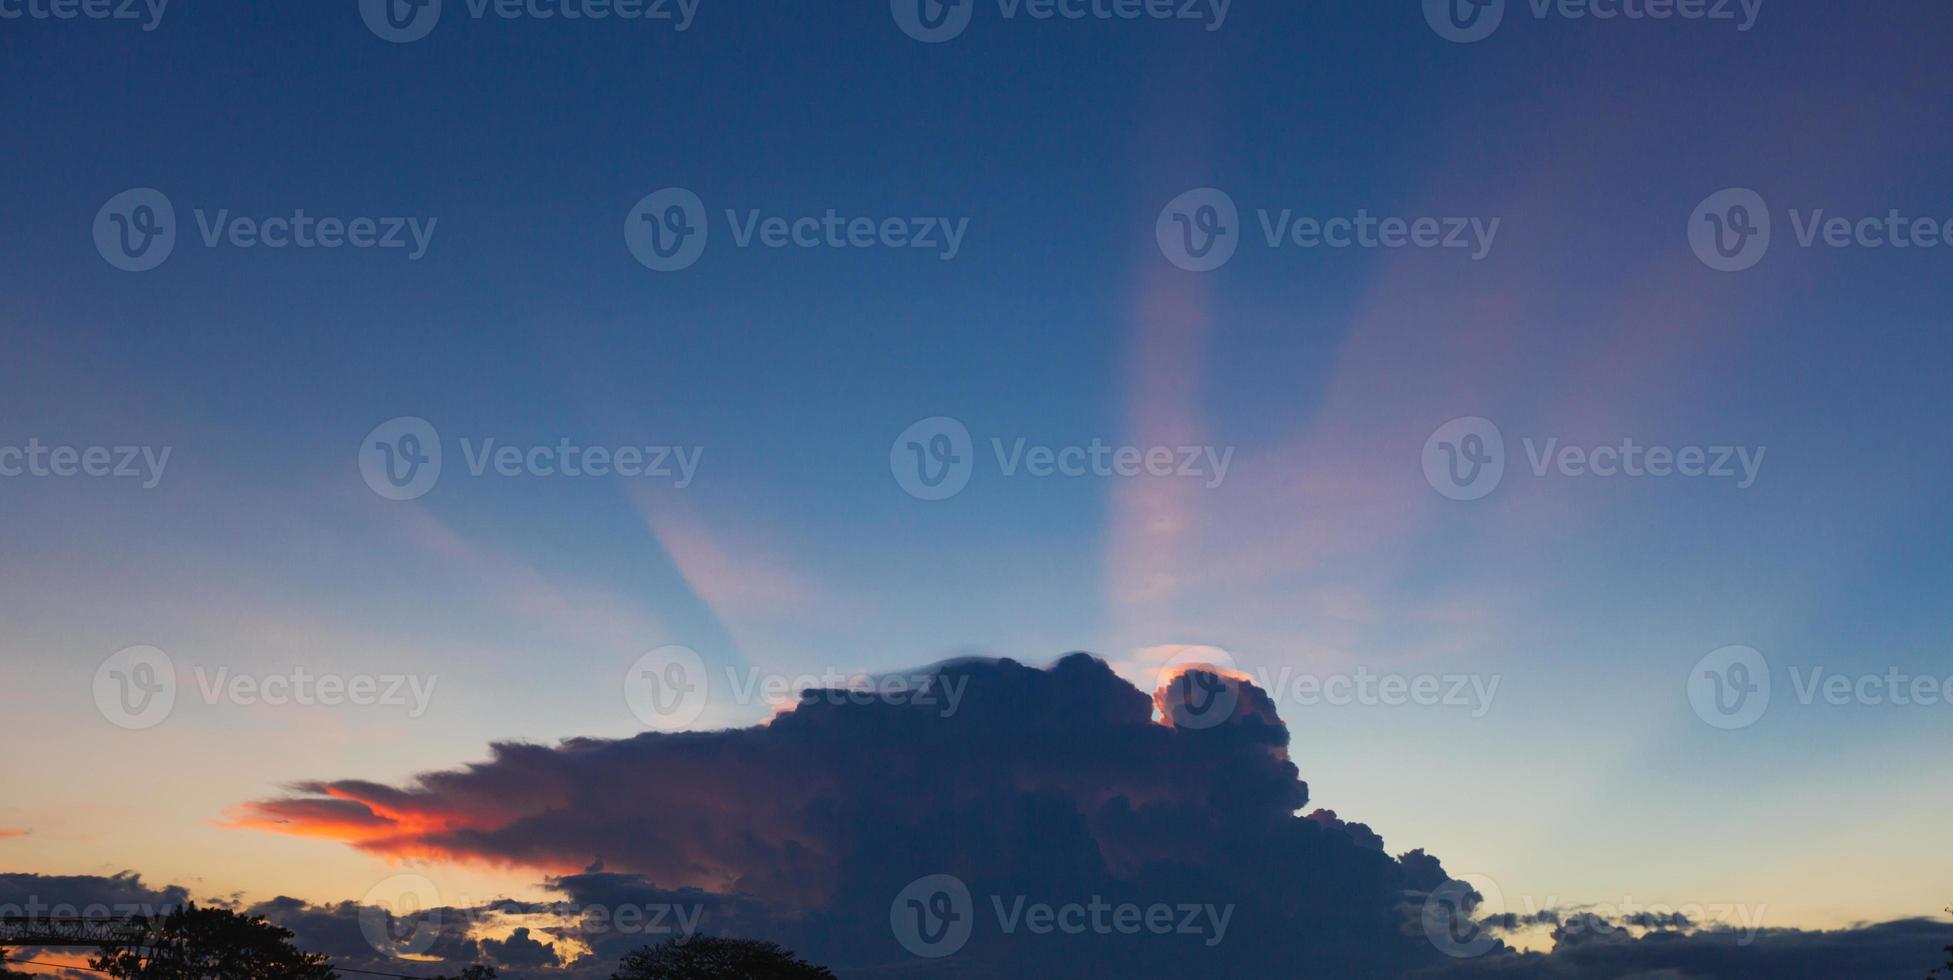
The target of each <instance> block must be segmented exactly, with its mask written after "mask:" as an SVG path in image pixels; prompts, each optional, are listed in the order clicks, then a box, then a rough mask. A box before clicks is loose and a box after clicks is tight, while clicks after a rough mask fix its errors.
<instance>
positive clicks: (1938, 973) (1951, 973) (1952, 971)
mask: <svg viewBox="0 0 1953 980" xmlns="http://www.w3.org/2000/svg"><path fill="white" fill-rule="evenodd" d="M1946 914H1948V915H1953V906H1949V907H1948V908H1947V910H1946ZM1937 977H1953V946H1948V947H1946V965H1945V966H1942V967H1940V968H1939V969H1937V970H1934V971H1933V972H1931V973H1928V974H1926V980H1935V978H1937Z"/></svg>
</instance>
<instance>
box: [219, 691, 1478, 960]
mask: <svg viewBox="0 0 1953 980" xmlns="http://www.w3.org/2000/svg"><path fill="white" fill-rule="evenodd" d="M937 670H938V671H939V674H938V676H939V677H941V678H942V680H943V682H944V683H945V684H963V685H967V686H966V687H965V689H964V694H963V696H962V700H961V703H960V705H959V707H958V710H956V711H955V712H953V713H951V714H949V716H948V717H944V712H943V711H942V710H941V706H940V705H914V704H903V703H893V702H886V701H870V702H866V703H863V702H861V701H859V700H856V701H850V700H849V699H846V698H829V697H820V696H813V697H808V698H805V699H803V701H802V703H801V704H800V705H799V706H798V707H797V708H796V709H795V710H793V711H791V712H788V713H785V714H783V715H781V716H779V717H778V718H776V719H775V720H773V721H772V723H771V724H769V725H766V726H761V727H754V728H748V729H741V730H735V731H723V732H708V733H684V734H660V733H645V734H642V735H639V736H637V737H635V738H631V739H624V740H616V741H611V740H597V739H574V740H570V741H567V742H564V743H563V744H561V745H559V746H555V747H543V746H536V745H522V744H502V745H497V746H495V747H494V748H493V755H492V758H491V759H490V760H489V761H487V762H484V763H480V764H477V765H473V766H470V767H468V768H466V769H460V770H454V771H448V772H439V773H432V774H428V775H425V776H422V777H420V778H419V779H417V780H416V781H415V782H414V783H413V784H411V785H408V786H404V787H388V786H382V785H376V784H372V783H368V782H363V781H353V780H346V781H335V782H319V783H311V784H306V785H304V786H302V787H301V791H300V792H299V793H298V794H296V795H295V796H293V797H290V798H286V799H279V800H272V801H267V802H263V803H259V804H254V805H252V806H250V807H247V808H245V809H244V810H243V811H242V813H241V814H240V815H239V816H240V822H241V823H244V824H247V825H251V826H258V827H264V828H268V829H276V830H283V831H287V832H293V833H310V834H319V835H325V836H332V837H337V838H340V839H344V840H346V841H348V842H349V843H351V844H353V845H354V846H357V847H361V848H364V849H366V850H369V851H374V852H378V853H385V854H394V855H409V856H423V857H425V856H439V857H442V858H447V859H480V860H489V861H495V862H501V863H515V864H527V865H530V866H534V867H537V868H540V869H543V870H545V871H547V872H551V873H555V874H559V875H561V877H559V878H557V879H555V880H556V881H557V882H558V883H559V885H560V887H562V888H564V889H565V890H566V891H568V892H570V893H571V894H572V895H573V897H574V898H576V899H578V900H583V901H596V900H598V898H599V896H600V895H605V894H608V897H609V898H610V899H615V898H616V897H617V896H616V894H615V893H616V892H617V891H618V890H619V889H624V890H626V891H629V890H632V889H638V890H643V891H644V892H645V895H646V896H647V897H644V898H641V899H639V900H640V901H641V902H645V903H653V904H655V903H656V902H657V901H662V900H665V899H666V898H668V897H669V896H670V895H672V894H675V893H676V892H677V890H681V889H687V888H689V889H696V890H697V891H696V892H695V893H693V894H696V895H698V896H702V897H701V898H700V899H699V901H700V902H702V903H703V904H704V905H705V906H706V909H705V918H704V925H703V928H705V930H706V931H708V932H711V931H727V932H742V933H749V934H752V935H755V936H758V937H760V938H767V939H777V940H779V941H781V942H785V943H787V944H788V945H790V946H793V947H794V948H796V949H800V950H802V951H803V952H805V953H808V954H809V955H812V956H813V957H814V958H815V959H818V960H822V961H825V962H828V963H830V964H833V965H834V966H835V967H836V968H837V969H841V968H843V967H849V968H853V969H855V970H857V971H865V972H873V971H878V970H884V969H888V970H894V969H912V968H914V967H915V966H916V965H917V962H918V961H917V960H916V958H915V957H914V956H913V955H912V954H911V953H910V951H909V950H907V949H905V948H904V947H902V946H901V945H899V944H898V942H897V939H896V937H895V936H894V935H893V934H892V932H891V927H890V913H891V907H892V905H893V903H894V901H895V899H896V897H897V895H898V894H900V893H901V892H902V891H903V889H904V888H906V887H907V886H908V885H909V884H910V883H911V882H913V881H915V880H916V879H918V878H922V877H924V876H928V875H935V874H946V875H953V876H955V877H956V878H958V879H960V880H961V881H963V882H964V883H966V884H967V886H968V888H969V890H970V892H971V894H972V897H973V901H974V905H975V908H974V912H975V914H976V915H977V918H978V928H976V930H975V933H974V935H973V936H972V938H971V939H970V941H969V943H968V945H967V946H966V947H964V948H963V950H962V951H960V952H959V953H958V954H957V955H956V956H955V957H953V959H954V960H955V962H956V965H957V967H959V968H961V969H963V970H964V971H965V972H972V975H978V974H976V973H974V972H973V971H977V970H987V971H991V972H993V973H995V974H998V975H1001V974H1002V973H1006V972H1018V971H1026V970H1028V971H1031V972H1034V973H1039V974H1041V975H1046V976H1057V975H1065V974H1067V973H1073V974H1083V973H1088V972H1092V973H1096V972H1098V971H1099V970H1103V969H1116V968H1123V969H1126V970H1128V971H1138V973H1135V974H1134V975H1140V974H1144V973H1158V972H1160V971H1173V970H1180V971H1184V972H1187V973H1192V974H1200V975H1213V974H1215V973H1216V972H1220V973H1228V974H1249V975H1253V974H1263V973H1266V971H1267V970H1269V969H1271V968H1273V965H1274V964H1282V967H1281V969H1288V968H1291V967H1294V966H1298V965H1299V966H1301V967H1303V968H1306V969H1308V970H1310V971H1311V972H1319V973H1333V974H1338V975H1382V974H1387V973H1391V972H1395V971H1401V970H1402V969H1404V968H1407V967H1410V966H1414V965H1417V964H1419V963H1426V962H1435V960H1434V957H1436V955H1437V954H1436V953H1435V951H1434V950H1433V949H1432V948H1431V947H1430V946H1429V944H1428V943H1426V942H1424V940H1423V939H1422V936H1421V935H1419V934H1417V933H1415V932H1414V931H1413V930H1411V929H1410V928H1409V927H1408V926H1407V923H1406V913H1405V895H1406V891H1407V889H1408V888H1409V886H1410V884H1411V883H1412V882H1414V881H1425V880H1427V879H1435V880H1440V881H1441V880H1442V869H1441V868H1440V867H1439V866H1438V864H1437V862H1436V860H1435V859H1432V858H1429V857H1426V856H1422V855H1419V856H1417V857H1415V858H1412V859H1411V862H1412V863H1411V864H1410V865H1408V866H1407V865H1405V864H1403V863H1400V862H1399V861H1398V860H1397V859H1395V858H1392V857H1391V856H1390V855H1389V854H1388V853H1387V852H1385V851H1384V850H1383V849H1382V841H1381V840H1380V839H1379V838H1378V837H1377V836H1376V835H1375V834H1374V833H1373V832H1372V831H1370V830H1369V828H1367V827H1364V826H1362V825H1361V824H1349V823H1345V822H1343V821H1341V820H1340V819H1338V818H1336V817H1335V816H1334V815H1333V814H1318V815H1315V816H1313V817H1310V818H1303V817H1298V816H1297V813H1298V812H1300V811H1302V810H1303V808H1304V807H1305V806H1306V804H1307V802H1308V787H1307V786H1306V784H1304V783H1303V782H1302V780H1301V779H1300V778H1299V774H1298V772H1297V770H1296V767H1295V765H1294V764H1293V763H1292V762H1291V761H1290V759H1289V755H1288V732H1287V729H1286V728H1285V727H1284V726H1283V725H1282V724H1281V722H1280V719H1279V717H1278V716H1277V715H1276V713H1275V708H1274V705H1273V703H1272V701H1270V700H1269V698H1268V697H1267V695H1266V694H1265V693H1263V692H1262V691H1260V690H1259V689H1257V688H1254V687H1253V686H1252V685H1249V684H1237V687H1238V690H1237V691H1235V692H1233V694H1232V696H1231V698H1230V705H1231V708H1232V714H1231V717H1230V718H1229V719H1228V720H1227V721H1225V722H1224V723H1221V724H1218V725H1214V724H1211V723H1210V724H1209V725H1208V727H1203V728H1199V729H1194V728H1187V727H1183V728H1175V727H1172V726H1170V725H1166V724H1161V723H1159V722H1158V721H1156V720H1155V718H1154V697H1153V695H1152V693H1150V692H1143V691H1140V690H1138V689H1136V688H1134V687H1132V686H1131V685H1130V684H1128V683H1126V682H1125V681H1122V680H1120V679H1119V678H1118V677H1117V676H1115V675H1114V674H1113V673H1112V672H1111V670H1110V669H1109V668H1108V667H1106V665H1105V664H1104V663H1102V662H1100V661H1098V660H1096V659H1094V658H1092V657H1089V656H1085V655H1074V656H1071V657H1067V658H1065V659H1063V660H1061V661H1059V662H1058V663H1057V664H1055V665H1053V666H1052V667H1050V668H1048V669H1037V668H1032V667H1027V666H1024V665H1022V664H1019V663H1016V662H1014V661H1010V660H1003V661H977V660H969V661H959V662H956V663H951V664H945V665H942V666H941V667H939V668H937ZM1169 707H1170V706H1169ZM1169 716H1171V715H1170V714H1169ZM599 855H601V860H602V865H601V866H602V867H605V868H607V869H610V870H609V871H607V872H595V873H588V874H586V873H582V872H581V869H583V868H586V867H592V866H595V865H594V862H595V861H596V860H597V859H598V856H599ZM1020 899H1021V904H1022V905H1023V906H1037V905H1040V904H1050V905H1053V906H1062V905H1065V904H1069V903H1078V904H1089V903H1091V902H1094V901H1101V902H1104V903H1106V904H1108V905H1114V906H1117V905H1121V904H1125V905H1133V906H1137V907H1139V908H1141V909H1145V908H1149V907H1151V906H1154V905H1167V906H1172V907H1174V908H1176V909H1177V908H1178V907H1180V906H1183V905H1187V906H1201V907H1206V906H1211V907H1212V908H1213V909H1214V910H1215V914H1216V915H1219V914H1221V913H1222V911H1223V910H1228V909H1229V907H1231V910H1229V911H1226V913H1225V914H1226V915H1227V916H1228V919H1227V923H1226V926H1225V929H1226V932H1225V934H1224V936H1223V937H1222V939H1221V941H1219V942H1215V943H1212V944H1209V943H1207V942H1206V939H1205V937H1203V936H1202V935H1192V934H1184V933H1180V932H1177V931H1176V932H1173V933H1172V934H1167V935H1155V934H1152V933H1150V932H1142V933H1141V934H1139V935H1126V934H1112V935H1103V936H1102V935H1098V934H1096V933H1092V934H1087V935H1082V936H1078V935H1065V934H1062V933H1053V934H1050V935H1037V934H1032V933H1030V932H1028V931H1026V925H1025V923H1024V922H1021V921H1020V922H1018V923H1017V925H1016V926H1015V927H1014V928H1015V930H1016V931H1015V932H1014V933H1013V934H1011V935H1003V934H1002V929H1003V928H1004V926H1003V924H1002V923H1001V922H1000V921H999V914H1000V913H999V908H1001V909H1002V910H1003V911H1004V912H1005V913H1008V912H1009V911H1010V910H1011V909H1012V908H1013V907H1014V906H1015V905H1017V904H1018V903H1019V900H1020ZM1297 922H1308V923H1311V924H1312V925H1311V927H1310V928H1307V929H1298V928H1296V927H1295V925H1294V924H1295V923H1297ZM1175 926H1176V929H1177V928H1178V926H1179V918H1178V916H1177V915H1176V923H1175ZM1207 928H1208V929H1209V933H1210V934H1211V933H1212V932H1214V931H1217V927H1215V926H1213V925H1212V923H1211V921H1210V924H1209V926H1208V927H1207ZM939 965H940V964H939ZM1054 971H1055V972H1054Z"/></svg>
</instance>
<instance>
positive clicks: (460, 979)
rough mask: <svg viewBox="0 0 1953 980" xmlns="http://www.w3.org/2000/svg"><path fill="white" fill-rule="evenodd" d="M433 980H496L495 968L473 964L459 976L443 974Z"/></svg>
mask: <svg viewBox="0 0 1953 980" xmlns="http://www.w3.org/2000/svg"><path fill="white" fill-rule="evenodd" d="M433 980H495V968H494V967H492V966H483V965H481V964H480V963H471V964H469V965H467V966H465V967H462V968H461V973H460V975H459V976H452V977H450V976H448V975H446V974H442V975H440V976H437V977H434V978H433Z"/></svg>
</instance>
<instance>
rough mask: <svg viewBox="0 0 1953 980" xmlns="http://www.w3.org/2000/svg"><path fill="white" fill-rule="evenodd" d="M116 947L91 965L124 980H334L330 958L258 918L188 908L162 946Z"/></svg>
mask: <svg viewBox="0 0 1953 980" xmlns="http://www.w3.org/2000/svg"><path fill="white" fill-rule="evenodd" d="M148 952H149V953H150V955H149V956H148V957H147V958H145V957H144V956H143V955H142V952H141V951H139V950H136V949H131V948H126V947H111V948H108V949H106V950H103V952H102V955H100V956H97V957H95V958H93V959H91V960H90V961H89V965H90V966H91V967H93V968H94V969H97V970H101V971H102V972H104V973H107V974H108V975H109V976H112V977H117V978H119V980H334V978H335V977H336V976H337V975H336V974H334V973H333V972H332V967H331V966H329V965H327V962H326V958H325V957H324V956H322V955H320V954H318V953H307V952H304V951H302V950H300V949H299V948H298V947H296V946H293V945H292V933H291V930H289V929H281V928H279V927H277V926H274V925H272V924H271V923H269V922H266V921H265V920H264V919H263V918H261V917H257V916H243V915H239V914H237V913H236V912H232V911H230V910H229V909H214V908H206V909H200V908H197V907H196V906H195V905H186V906H184V907H182V908H180V909H177V910H175V911H173V912H171V913H170V914H169V915H168V916H166V917H164V919H163V920H162V922H161V924H160V926H159V928H158V935H157V937H156V945H155V946H154V947H153V948H151V949H149V950H148Z"/></svg>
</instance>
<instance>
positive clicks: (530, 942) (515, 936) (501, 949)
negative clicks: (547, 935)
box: [481, 926, 561, 968]
mask: <svg viewBox="0 0 1953 980" xmlns="http://www.w3.org/2000/svg"><path fill="white" fill-rule="evenodd" d="M481 951H482V952H483V953H485V954H487V956H488V958H489V959H490V960H491V961H493V962H494V964H495V965H496V966H500V967H507V968H520V967H536V966H556V965H558V964H559V963H560V962H561V960H559V959H558V958H557V956H556V946H555V944H554V943H544V942H541V941H539V940H536V939H531V938H530V937H529V928H528V927H527V926H517V927H516V929H515V931H514V932H513V933H511V934H510V935H509V938H508V939H507V940H504V941H497V940H494V939H483V940H482V941H481Z"/></svg>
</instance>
